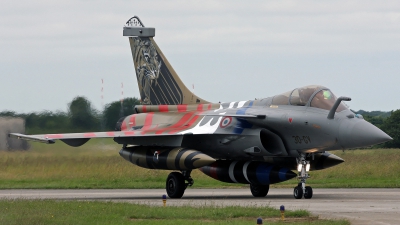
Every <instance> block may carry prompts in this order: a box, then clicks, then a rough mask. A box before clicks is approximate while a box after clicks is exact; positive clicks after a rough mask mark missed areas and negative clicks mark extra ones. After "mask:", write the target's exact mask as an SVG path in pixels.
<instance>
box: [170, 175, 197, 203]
mask: <svg viewBox="0 0 400 225" xmlns="http://www.w3.org/2000/svg"><path fill="white" fill-rule="evenodd" d="M191 172H192V171H191V170H185V171H182V173H179V172H172V173H170V174H169V175H168V177H167V182H166V185H165V189H166V191H167V194H168V196H169V197H170V198H182V196H183V194H184V193H185V190H186V188H187V187H188V186H189V187H190V186H192V185H193V183H194V181H193V179H192V178H191V177H190V173H191ZM185 181H187V183H185Z"/></svg>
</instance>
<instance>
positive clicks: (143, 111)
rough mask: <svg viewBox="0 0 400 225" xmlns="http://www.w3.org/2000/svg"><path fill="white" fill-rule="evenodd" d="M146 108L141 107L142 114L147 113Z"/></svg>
mask: <svg viewBox="0 0 400 225" xmlns="http://www.w3.org/2000/svg"><path fill="white" fill-rule="evenodd" d="M146 108H147V107H146V105H142V113H145V112H147V111H146Z"/></svg>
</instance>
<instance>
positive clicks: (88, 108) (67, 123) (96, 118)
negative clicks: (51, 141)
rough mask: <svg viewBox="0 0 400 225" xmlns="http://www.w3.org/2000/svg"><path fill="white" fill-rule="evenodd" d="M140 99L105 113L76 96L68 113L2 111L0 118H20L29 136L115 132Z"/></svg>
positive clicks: (116, 104)
mask: <svg viewBox="0 0 400 225" xmlns="http://www.w3.org/2000/svg"><path fill="white" fill-rule="evenodd" d="M136 105H140V100H139V99H137V98H125V99H123V101H122V102H120V101H114V102H111V103H109V104H107V105H105V107H104V109H103V110H102V111H98V110H96V109H95V108H94V107H93V105H92V103H91V102H90V101H89V100H88V99H87V98H85V97H83V96H77V97H75V98H74V99H73V100H72V101H71V102H70V103H68V110H67V111H66V112H64V111H55V112H52V111H42V112H31V113H17V112H14V111H3V112H0V117H19V118H23V119H25V131H26V134H38V133H65V132H90V131H107V130H114V128H115V124H116V123H117V121H118V119H119V118H121V117H123V116H128V115H131V114H133V113H134V109H135V106H136Z"/></svg>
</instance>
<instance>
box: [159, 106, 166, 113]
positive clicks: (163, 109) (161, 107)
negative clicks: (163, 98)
mask: <svg viewBox="0 0 400 225" xmlns="http://www.w3.org/2000/svg"><path fill="white" fill-rule="evenodd" d="M158 110H159V111H160V112H168V105H159V106H158Z"/></svg>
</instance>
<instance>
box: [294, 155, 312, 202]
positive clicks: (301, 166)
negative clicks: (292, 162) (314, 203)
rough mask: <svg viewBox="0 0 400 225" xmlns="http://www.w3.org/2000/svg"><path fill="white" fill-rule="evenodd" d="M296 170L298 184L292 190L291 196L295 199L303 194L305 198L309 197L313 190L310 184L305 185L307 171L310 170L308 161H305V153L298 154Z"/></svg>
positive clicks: (307, 176)
mask: <svg viewBox="0 0 400 225" xmlns="http://www.w3.org/2000/svg"><path fill="white" fill-rule="evenodd" d="M297 171H298V172H299V175H298V177H297V178H298V179H299V180H300V182H299V184H298V185H297V186H296V187H295V188H294V190H293V196H294V198H295V199H301V198H302V197H303V196H304V198H306V199H310V198H312V196H313V190H312V188H311V187H310V186H306V181H307V178H309V177H310V176H309V175H308V171H310V162H308V161H306V155H305V154H300V157H298V158H297Z"/></svg>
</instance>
